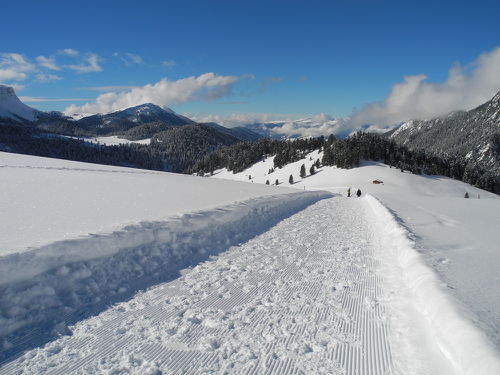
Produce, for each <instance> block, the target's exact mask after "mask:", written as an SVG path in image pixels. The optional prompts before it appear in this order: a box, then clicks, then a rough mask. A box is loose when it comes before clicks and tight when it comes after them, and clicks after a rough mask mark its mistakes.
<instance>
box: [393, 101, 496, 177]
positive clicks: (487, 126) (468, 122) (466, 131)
mask: <svg viewBox="0 0 500 375" xmlns="http://www.w3.org/2000/svg"><path fill="white" fill-rule="evenodd" d="M499 130H500V92H498V93H497V94H496V95H495V96H494V97H493V98H492V99H491V100H489V101H487V102H486V103H484V104H482V105H480V106H479V107H477V108H474V109H472V110H470V111H467V112H464V111H457V112H453V113H450V114H449V115H447V116H444V117H439V118H434V119H429V120H411V121H408V122H405V123H403V124H402V125H401V126H400V127H399V128H398V129H396V130H395V131H393V132H391V134H390V135H389V137H390V138H391V139H392V140H394V141H396V142H397V143H399V144H402V145H405V146H407V147H408V148H409V149H411V150H423V151H425V152H427V153H433V154H435V155H437V156H439V157H443V156H444V157H449V156H453V157H459V158H461V159H465V160H466V161H467V162H469V163H471V164H473V165H479V166H481V167H483V168H484V169H485V170H488V171H490V172H494V173H496V175H497V176H498V175H499V174H500V133H499Z"/></svg>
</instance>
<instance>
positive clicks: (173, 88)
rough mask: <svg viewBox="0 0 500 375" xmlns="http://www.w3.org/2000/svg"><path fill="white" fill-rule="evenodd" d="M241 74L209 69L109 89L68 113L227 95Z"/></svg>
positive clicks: (72, 107)
mask: <svg viewBox="0 0 500 375" xmlns="http://www.w3.org/2000/svg"><path fill="white" fill-rule="evenodd" d="M240 79H241V77H237V76H220V75H217V74H214V73H205V74H202V75H200V76H198V77H194V76H192V77H188V78H183V79H179V80H177V81H169V80H168V79H166V78H163V79H162V80H160V81H159V82H157V83H155V84H148V85H145V86H142V87H136V88H133V89H131V90H129V91H125V92H108V93H105V94H102V95H99V96H98V97H97V98H96V100H95V102H94V103H86V104H84V105H83V106H80V107H79V106H75V105H72V106H69V107H68V108H66V109H65V113H106V112H111V111H116V110H119V109H123V108H127V107H132V106H135V105H139V104H143V103H154V104H157V105H160V106H168V105H172V104H178V103H183V102H187V101H189V100H199V99H205V100H210V99H216V98H218V97H221V96H223V95H226V94H228V93H229V91H230V90H231V87H232V85H233V84H234V83H235V82H236V81H238V80H240Z"/></svg>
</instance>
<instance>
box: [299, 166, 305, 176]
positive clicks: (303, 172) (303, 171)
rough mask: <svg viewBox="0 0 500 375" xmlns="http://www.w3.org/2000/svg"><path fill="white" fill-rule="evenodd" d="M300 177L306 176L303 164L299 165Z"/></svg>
mask: <svg viewBox="0 0 500 375" xmlns="http://www.w3.org/2000/svg"><path fill="white" fill-rule="evenodd" d="M300 177H301V178H305V177H306V166H305V165H304V164H302V165H301V167H300Z"/></svg>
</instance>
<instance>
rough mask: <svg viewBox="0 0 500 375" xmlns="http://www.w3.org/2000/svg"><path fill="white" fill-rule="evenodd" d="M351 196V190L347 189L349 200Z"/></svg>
mask: <svg viewBox="0 0 500 375" xmlns="http://www.w3.org/2000/svg"><path fill="white" fill-rule="evenodd" d="M350 196H351V188H349V189H347V197H348V198H349V197H350Z"/></svg>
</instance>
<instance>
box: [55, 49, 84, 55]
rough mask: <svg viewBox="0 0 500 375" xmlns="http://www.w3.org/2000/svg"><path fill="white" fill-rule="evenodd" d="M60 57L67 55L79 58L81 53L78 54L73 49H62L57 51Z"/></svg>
mask: <svg viewBox="0 0 500 375" xmlns="http://www.w3.org/2000/svg"><path fill="white" fill-rule="evenodd" d="M57 53H58V54H59V55H66V56H78V54H79V53H80V52H78V51H77V50H76V49H73V48H65V49H60V50H58V51H57Z"/></svg>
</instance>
